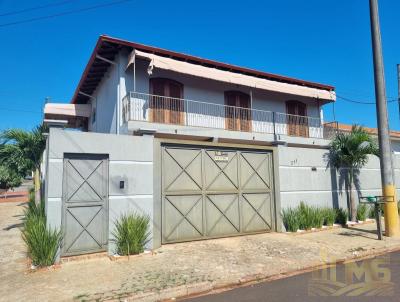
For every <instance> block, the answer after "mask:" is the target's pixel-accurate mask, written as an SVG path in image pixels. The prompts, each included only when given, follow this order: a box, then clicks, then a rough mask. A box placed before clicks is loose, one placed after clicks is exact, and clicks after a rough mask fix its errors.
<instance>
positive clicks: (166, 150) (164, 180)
mask: <svg viewBox="0 0 400 302" xmlns="http://www.w3.org/2000/svg"><path fill="white" fill-rule="evenodd" d="M334 101H335V92H334V87H332V86H328V85H323V84H318V83H312V82H308V81H303V80H298V79H293V78H289V77H284V76H278V75H274V74H269V73H265V72H261V71H256V70H252V69H247V68H243V67H238V66H234V65H229V64H225V63H220V62H215V61H211V60H207V59H201V58H198V57H194V56H190V55H185V54H181V53H176V52H172V51H167V50H164V49H159V48H155V47H150V46H145V45H141V44H137V43H132V42H128V41H124V40H119V39H115V38H111V37H107V36H101V37H100V38H99V40H98V42H97V44H96V47H95V49H94V51H93V53H92V55H91V58H90V60H89V63H88V65H87V66H86V68H85V71H84V73H83V75H82V78H81V80H80V82H79V84H78V87H77V88H76V91H75V94H74V96H73V98H72V102H71V104H46V106H45V122H46V123H48V124H50V125H51V124H53V125H63V126H67V127H75V128H81V129H82V130H85V132H77V131H66V130H60V129H54V128H52V129H51V130H50V135H49V139H48V141H47V149H46V152H45V161H44V162H45V165H44V166H45V168H44V170H45V173H44V174H45V175H46V177H45V184H46V186H45V187H46V190H45V191H46V193H45V200H46V210H47V215H48V223H49V224H50V225H51V226H53V227H61V228H62V229H63V231H64V244H63V247H62V251H61V252H62V255H73V254H80V253H87V252H93V251H101V250H106V249H108V252H109V253H113V252H114V246H113V243H112V232H113V223H114V221H115V219H117V218H118V217H119V216H120V215H121V214H123V213H127V212H129V211H139V212H143V213H146V214H148V215H150V217H151V219H152V225H151V231H152V240H151V242H150V243H149V245H148V247H149V248H157V247H159V246H160V245H161V244H164V243H170V242H182V241H188V240H198V239H205V238H215V237H224V236H234V235H238V234H247V233H255V232H265V231H279V230H281V227H282V222H281V216H280V213H281V208H285V207H287V206H293V205H296V204H298V203H299V202H300V201H302V200H303V201H306V202H308V203H311V204H315V205H323V206H335V207H338V206H342V207H345V206H346V202H347V201H346V196H345V194H343V193H342V191H343V189H342V188H341V181H342V180H341V179H340V176H338V175H336V171H335V170H334V169H329V168H327V163H326V153H327V146H328V144H329V140H328V139H329V135H331V134H332V131H330V130H332V124H330V126H331V127H327V126H326V124H325V126H324V122H323V111H322V106H323V105H325V104H327V103H331V102H334ZM333 129H334V130H335V129H336V128H335V127H333ZM86 131H87V132H86ZM335 131H336V130H335ZM377 163H378V162H377V161H376V160H375V161H374V162H373V163H372V164H371V165H375V166H376V164H377ZM375 166H374V167H373V168H371V169H375V170H373V171H374V172H373V173H375V174H376V175H379V173H377V171H376V167H375ZM368 173H369V172H368ZM370 183H371V181H369V183H368V185H366V186H367V187H368V189H367V190H369V191H373V190H375V191H377V190H379V186H380V184H379V181H377V182H374V181H372V183H371V184H370ZM370 187H371V189H370ZM375 191H374V192H375Z"/></svg>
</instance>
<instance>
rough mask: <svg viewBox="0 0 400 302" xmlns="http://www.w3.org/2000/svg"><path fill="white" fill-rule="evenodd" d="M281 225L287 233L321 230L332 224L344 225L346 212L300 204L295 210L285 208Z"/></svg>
mask: <svg viewBox="0 0 400 302" xmlns="http://www.w3.org/2000/svg"><path fill="white" fill-rule="evenodd" d="M282 220H283V224H284V226H285V228H286V230H287V231H288V232H296V231H297V230H299V229H300V230H310V229H311V228H321V227H322V226H323V225H327V226H332V225H333V223H335V222H338V223H340V224H346V222H347V211H346V210H343V209H339V210H337V209H333V208H327V207H316V206H309V205H307V204H305V203H304V202H301V203H300V205H299V206H297V207H295V208H291V207H289V208H287V209H284V210H283V211H282Z"/></svg>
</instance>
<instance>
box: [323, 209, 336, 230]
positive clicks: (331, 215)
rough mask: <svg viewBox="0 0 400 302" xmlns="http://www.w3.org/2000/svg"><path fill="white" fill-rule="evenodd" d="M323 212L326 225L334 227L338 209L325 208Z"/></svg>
mask: <svg viewBox="0 0 400 302" xmlns="http://www.w3.org/2000/svg"><path fill="white" fill-rule="evenodd" d="M323 211H324V224H325V225H328V226H332V225H333V224H334V223H335V220H336V209H333V208H325V209H324V210H323Z"/></svg>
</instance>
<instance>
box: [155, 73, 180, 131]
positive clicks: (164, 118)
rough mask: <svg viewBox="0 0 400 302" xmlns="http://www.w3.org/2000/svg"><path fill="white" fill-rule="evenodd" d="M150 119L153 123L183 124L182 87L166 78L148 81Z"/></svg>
mask: <svg viewBox="0 0 400 302" xmlns="http://www.w3.org/2000/svg"><path fill="white" fill-rule="evenodd" d="M150 94H151V97H150V104H149V107H150V119H151V121H152V122H155V123H167V124H183V123H184V115H183V112H184V102H183V99H182V98H183V85H182V84H181V83H179V82H177V81H174V80H171V79H166V78H152V79H150Z"/></svg>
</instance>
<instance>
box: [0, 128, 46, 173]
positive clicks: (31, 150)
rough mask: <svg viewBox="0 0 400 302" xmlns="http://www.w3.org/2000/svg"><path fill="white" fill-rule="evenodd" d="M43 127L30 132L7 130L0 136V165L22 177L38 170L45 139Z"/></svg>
mask: <svg viewBox="0 0 400 302" xmlns="http://www.w3.org/2000/svg"><path fill="white" fill-rule="evenodd" d="M45 130H46V129H45V127H44V126H38V127H36V128H34V129H33V130H32V131H26V130H22V129H8V130H5V131H3V132H2V133H1V134H0V140H1V145H0V164H2V165H4V166H7V167H8V168H10V169H13V170H14V171H16V172H17V173H20V174H21V175H22V176H25V175H26V174H27V173H28V172H30V171H34V170H36V169H39V168H40V163H41V159H42V154H43V151H44V149H45V147H46V138H45V136H44V135H43V132H44V131H45Z"/></svg>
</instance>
